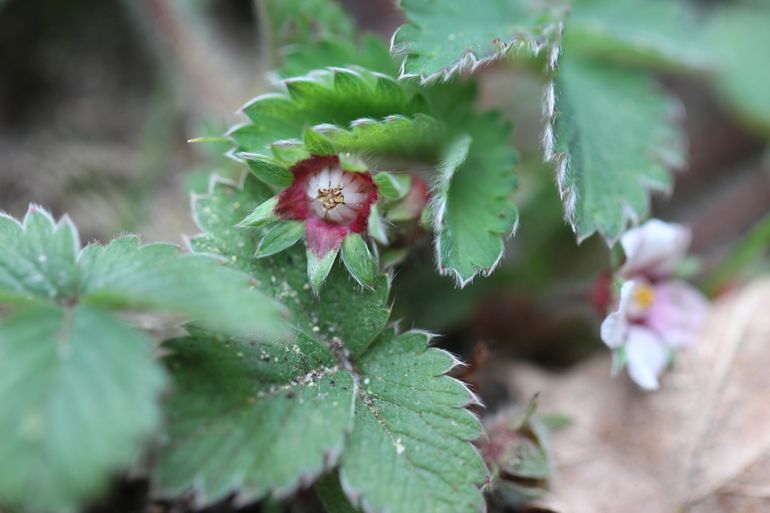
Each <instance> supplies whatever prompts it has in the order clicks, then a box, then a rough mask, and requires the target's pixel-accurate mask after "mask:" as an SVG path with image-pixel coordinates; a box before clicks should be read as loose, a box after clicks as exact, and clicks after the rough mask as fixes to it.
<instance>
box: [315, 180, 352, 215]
mask: <svg viewBox="0 0 770 513" xmlns="http://www.w3.org/2000/svg"><path fill="white" fill-rule="evenodd" d="M316 198H317V199H318V200H319V201H320V202H321V205H323V207H324V208H325V209H326V210H332V209H333V208H334V207H336V206H337V205H344V204H345V195H344V194H343V193H342V186H341V185H338V186H336V187H330V188H328V189H327V188H324V189H318V196H316Z"/></svg>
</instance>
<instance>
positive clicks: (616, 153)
mask: <svg viewBox="0 0 770 513" xmlns="http://www.w3.org/2000/svg"><path fill="white" fill-rule="evenodd" d="M546 111H547V112H548V114H549V119H550V120H551V123H550V124H549V126H547V127H546V132H545V136H544V143H543V145H544V147H545V154H546V158H547V159H549V160H551V161H553V162H555V164H556V167H557V175H556V181H557V185H558V187H559V194H560V196H561V198H562V201H563V203H564V211H565V214H566V217H567V220H568V221H569V222H570V224H571V225H572V228H573V229H574V230H575V233H576V234H577V237H578V240H579V241H582V240H583V239H585V238H586V237H588V236H590V235H591V234H593V233H594V232H597V231H598V232H599V233H600V234H601V235H602V236H603V237H604V238H605V239H606V240H607V241H608V242H609V243H610V244H614V242H615V241H616V240H617V239H618V238H619V237H620V235H621V234H622V233H623V232H624V231H625V230H626V228H627V227H628V224H629V222H636V221H637V220H639V219H643V218H644V217H645V216H646V215H647V214H648V212H649V204H650V198H649V190H650V189H653V190H663V191H667V190H669V189H670V188H671V176H670V174H669V171H668V169H669V168H672V167H681V166H683V164H684V161H685V153H684V151H683V148H684V142H683V139H684V138H683V135H682V132H681V130H680V129H679V128H678V127H677V126H676V124H675V123H674V122H673V118H674V117H675V114H676V113H677V109H676V104H675V103H673V102H672V100H671V99H670V98H669V97H668V96H666V95H665V94H664V93H663V92H662V91H661V90H660V89H659V88H658V87H657V85H656V84H655V83H654V82H653V80H652V79H651V77H649V76H648V75H646V74H645V73H643V72H634V71H630V70H625V69H623V70H621V69H617V68H614V67H611V66H609V65H605V64H600V63H594V62H590V61H585V60H580V59H572V58H570V59H567V58H563V59H562V62H561V65H560V69H559V74H558V76H557V77H556V82H555V87H551V88H549V90H548V94H546Z"/></svg>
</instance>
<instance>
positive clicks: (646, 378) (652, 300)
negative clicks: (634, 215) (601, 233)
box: [601, 219, 709, 390]
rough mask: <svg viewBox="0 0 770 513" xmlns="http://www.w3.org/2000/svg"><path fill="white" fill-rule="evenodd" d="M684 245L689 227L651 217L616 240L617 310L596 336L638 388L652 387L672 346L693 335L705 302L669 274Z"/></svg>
mask: <svg viewBox="0 0 770 513" xmlns="http://www.w3.org/2000/svg"><path fill="white" fill-rule="evenodd" d="M689 243H690V233H689V230H688V229H687V228H685V227H683V226H680V225H676V224H669V223H664V222H663V221H660V220H657V219H652V220H650V221H647V222H646V223H645V224H643V225H642V226H640V227H638V228H634V229H631V230H629V231H628V232H627V233H626V234H625V235H624V236H623V237H622V239H621V245H622V247H623V250H624V251H625V254H626V261H625V263H624V264H623V266H622V267H621V268H620V270H619V275H620V277H621V278H622V279H624V280H625V281H624V282H623V285H622V286H621V288H620V294H619V296H618V297H617V299H616V304H617V308H616V310H615V311H613V312H612V313H610V314H609V315H608V316H607V317H606V318H605V320H604V322H603V323H602V327H601V337H602V340H603V341H604V343H605V344H607V346H608V347H610V348H612V349H613V350H614V356H615V359H616V363H619V365H616V367H622V365H623V364H625V365H626V366H627V367H628V373H629V375H630V376H631V378H632V379H633V380H634V381H635V382H636V383H637V384H638V385H639V386H641V387H642V388H645V389H648V390H652V389H656V388H658V377H659V376H660V374H661V373H662V372H663V370H664V369H665V367H666V365H667V364H668V361H669V359H670V357H671V355H672V353H673V351H674V350H676V349H678V348H680V347H683V346H685V345H687V344H689V343H690V342H692V340H693V339H694V338H695V336H696V335H697V334H698V331H699V329H700V327H701V325H702V324H703V321H704V319H705V316H706V314H707V312H708V308H709V303H708V300H707V299H706V298H705V297H704V296H703V295H702V294H701V293H700V292H699V291H698V290H697V289H696V288H695V287H693V286H692V285H690V284H688V283H686V282H684V281H682V280H679V279H676V278H674V277H673V275H674V272H675V271H676V269H677V267H678V266H679V264H681V262H682V260H683V259H684V256H685V253H686V251H687V247H688V246H689Z"/></svg>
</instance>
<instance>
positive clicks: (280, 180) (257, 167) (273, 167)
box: [239, 153, 294, 188]
mask: <svg viewBox="0 0 770 513" xmlns="http://www.w3.org/2000/svg"><path fill="white" fill-rule="evenodd" d="M239 156H240V157H241V158H243V159H244V160H246V164H248V166H249V171H251V173H252V174H253V175H254V176H256V177H257V178H259V179H260V180H261V181H262V182H264V183H266V184H268V185H275V186H276V187H281V188H283V187H288V186H290V185H291V184H292V182H293V181H294V175H293V174H292V173H291V171H289V170H288V169H286V168H285V167H283V166H279V165H277V164H275V163H273V162H271V161H269V160H267V159H265V158H264V157H260V156H258V155H255V154H248V153H240V154H239Z"/></svg>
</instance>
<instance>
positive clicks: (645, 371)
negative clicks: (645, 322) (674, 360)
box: [626, 326, 669, 390]
mask: <svg viewBox="0 0 770 513" xmlns="http://www.w3.org/2000/svg"><path fill="white" fill-rule="evenodd" d="M668 355H669V350H668V348H666V346H665V345H664V344H663V342H662V341H661V340H660V339H659V338H658V337H657V335H656V334H655V332H653V331H651V330H649V329H647V328H643V327H641V326H632V327H631V328H630V329H629V330H628V342H626V365H627V366H628V374H629V375H630V376H631V379H633V380H634V381H635V382H636V384H637V385H639V386H640V387H642V388H644V389H645V390H655V389H657V388H658V376H660V374H661V373H662V372H663V369H665V368H666V364H667V363H668Z"/></svg>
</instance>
